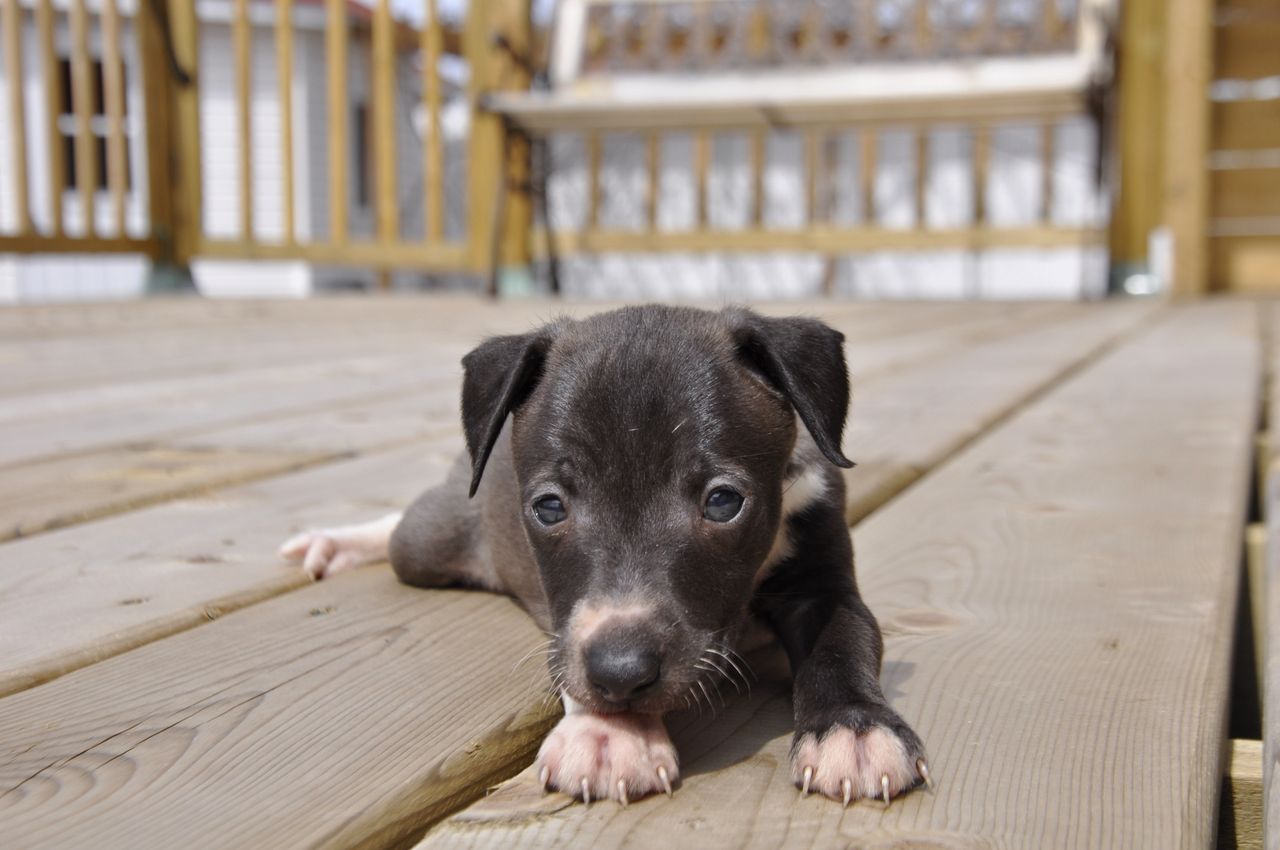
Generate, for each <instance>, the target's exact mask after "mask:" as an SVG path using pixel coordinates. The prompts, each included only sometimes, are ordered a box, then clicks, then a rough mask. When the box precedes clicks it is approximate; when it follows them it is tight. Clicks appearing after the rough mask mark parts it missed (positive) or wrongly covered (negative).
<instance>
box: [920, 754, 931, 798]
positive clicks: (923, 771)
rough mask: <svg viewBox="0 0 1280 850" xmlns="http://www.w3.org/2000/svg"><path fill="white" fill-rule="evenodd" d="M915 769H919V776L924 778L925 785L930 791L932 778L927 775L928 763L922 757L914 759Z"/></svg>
mask: <svg viewBox="0 0 1280 850" xmlns="http://www.w3.org/2000/svg"><path fill="white" fill-rule="evenodd" d="M916 770H918V771H920V778H921V779H923V780H924V784H925V787H926V788H928V789H929V790H930V791H932V790H933V779H931V778H930V777H929V765H928V764H926V763H925V760H924V759H916Z"/></svg>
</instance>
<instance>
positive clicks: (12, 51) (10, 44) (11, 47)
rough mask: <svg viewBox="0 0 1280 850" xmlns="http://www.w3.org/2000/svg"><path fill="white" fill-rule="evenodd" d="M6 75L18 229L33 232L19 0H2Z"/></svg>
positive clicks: (0, 8) (0, 7) (14, 202)
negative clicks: (28, 179) (28, 188)
mask: <svg viewBox="0 0 1280 850" xmlns="http://www.w3.org/2000/svg"><path fill="white" fill-rule="evenodd" d="M0 14H2V15H3V21H2V23H3V24H4V58H5V66H4V67H5V76H6V77H8V87H9V153H10V156H11V160H10V173H11V174H13V175H14V177H15V178H16V179H15V180H14V181H13V205H14V207H15V209H16V211H17V214H18V232H19V233H30V232H31V202H30V200H29V198H28V196H27V170H28V169H27V106H26V93H25V88H26V86H25V80H26V79H27V76H26V74H25V73H23V70H22V40H23V37H24V34H23V33H22V17H23V13H22V8H21V7H20V6H19V5H18V0H3V5H2V6H0Z"/></svg>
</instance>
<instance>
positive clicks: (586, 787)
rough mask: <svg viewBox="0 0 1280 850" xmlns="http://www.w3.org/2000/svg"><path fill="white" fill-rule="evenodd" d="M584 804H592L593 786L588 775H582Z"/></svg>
mask: <svg viewBox="0 0 1280 850" xmlns="http://www.w3.org/2000/svg"><path fill="white" fill-rule="evenodd" d="M582 804H583V805H584V806H590V805H591V786H590V784H589V783H588V782H587V777H585V776H584V777H582Z"/></svg>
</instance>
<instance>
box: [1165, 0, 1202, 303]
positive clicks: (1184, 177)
mask: <svg viewBox="0 0 1280 850" xmlns="http://www.w3.org/2000/svg"><path fill="white" fill-rule="evenodd" d="M1168 16H1169V17H1168V22H1169V38H1168V45H1169V48H1168V56H1167V61H1166V63H1165V69H1166V70H1165V76H1166V81H1165V101H1164V105H1165V109H1164V114H1165V124H1164V136H1165V139H1166V140H1167V141H1166V150H1165V168H1164V223H1165V226H1166V227H1168V228H1169V232H1170V235H1171V236H1172V238H1173V279H1172V281H1170V287H1169V289H1170V293H1171V294H1172V295H1174V296H1175V297H1186V296H1193V295H1200V294H1202V293H1204V292H1205V291H1206V290H1207V289H1208V288H1209V283H1210V281H1209V279H1208V277H1209V234H1208V224H1209V171H1208V165H1209V164H1208V156H1209V129H1210V128H1209V109H1210V104H1209V84H1210V83H1211V82H1212V81H1213V33H1214V28H1213V0H1172V2H1171V3H1170V4H1169V10H1168Z"/></svg>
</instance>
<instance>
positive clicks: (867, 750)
mask: <svg viewBox="0 0 1280 850" xmlns="http://www.w3.org/2000/svg"><path fill="white" fill-rule="evenodd" d="M791 778H792V779H793V780H794V781H795V783H796V785H798V786H800V789H801V791H802V792H803V793H806V794H807V793H809V792H810V791H817V792H818V793H819V794H823V795H825V796H827V797H830V798H831V799H833V800H838V801H840V802H842V803H843V804H844V805H846V806H847V805H849V803H850V801H852V800H857V799H861V798H864V797H865V798H867V799H875V798H880V799H882V800H884V802H885V804H886V805H887V804H888V803H889V800H890V799H892V798H893V797H896V796H898V795H899V794H901V793H902V792H904V791H909V790H911V789H912V788H914V787H915V786H916V785H917V784H918V783H919V782H921V781H925V782H928V781H929V768H928V766H927V765H926V764H925V761H924V758H923V757H921V756H919V755H913V754H912V753H911V752H909V750H908V746H907V745H906V744H905V743H904V742H903V741H902V739H900V738H899V737H898V736H897V735H895V734H894V733H893V732H891V731H889V730H888V729H886V728H884V727H883V726H873V727H871V728H870V729H868V730H867V731H865V732H861V733H859V732H857V731H855V730H853V729H850V728H849V727H847V726H835V727H833V728H832V729H831V730H830V731H828V732H827V733H826V734H825V735H823V736H822V738H821V739H819V738H818V737H817V736H815V735H813V734H806V735H804V736H802V737H801V738H800V740H799V741H797V742H796V746H795V749H794V752H793V755H792V757H791Z"/></svg>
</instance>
